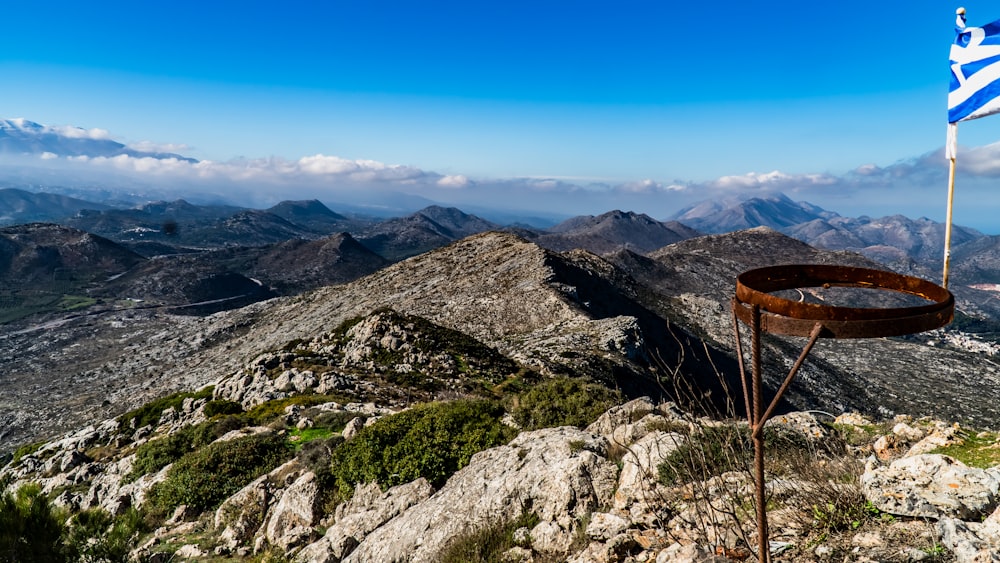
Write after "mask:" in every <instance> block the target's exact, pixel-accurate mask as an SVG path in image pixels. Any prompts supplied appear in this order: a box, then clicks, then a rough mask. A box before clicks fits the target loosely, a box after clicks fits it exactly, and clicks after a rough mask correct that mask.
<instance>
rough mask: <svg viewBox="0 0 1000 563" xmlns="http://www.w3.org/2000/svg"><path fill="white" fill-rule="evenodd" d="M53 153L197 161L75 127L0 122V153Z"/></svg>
mask: <svg viewBox="0 0 1000 563" xmlns="http://www.w3.org/2000/svg"><path fill="white" fill-rule="evenodd" d="M45 153H49V154H54V155H58V156H87V157H91V158H93V157H114V156H120V155H126V156H133V157H149V158H158V159H166V158H176V159H178V160H185V161H188V162H197V161H196V160H195V159H193V158H187V157H185V156H181V155H179V154H173V153H166V152H145V151H138V150H135V149H132V148H129V147H127V146H125V145H123V144H122V143H119V142H117V141H112V140H111V139H107V138H102V137H100V136H99V135H96V136H95V135H94V134H92V133H90V132H88V131H86V130H84V129H80V128H78V127H65V128H56V127H49V126H47V125H41V124H38V123H35V122H33V121H28V120H26V119H0V154H15V155H20V154H32V155H41V154H45Z"/></svg>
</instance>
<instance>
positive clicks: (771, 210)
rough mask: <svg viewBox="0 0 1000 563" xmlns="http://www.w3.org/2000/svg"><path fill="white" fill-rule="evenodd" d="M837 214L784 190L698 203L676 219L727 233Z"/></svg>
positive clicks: (704, 229) (780, 226)
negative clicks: (798, 199)
mask: <svg viewBox="0 0 1000 563" xmlns="http://www.w3.org/2000/svg"><path fill="white" fill-rule="evenodd" d="M837 216H838V215H837V214H836V213H833V212H832V211H826V210H825V209H823V208H821V207H818V206H816V205H813V204H811V203H808V202H804V201H801V202H797V201H793V200H792V199H791V198H789V197H788V196H786V195H785V194H783V193H780V192H765V193H759V194H742V195H735V196H732V197H729V198H723V199H720V200H708V201H703V202H700V203H696V204H694V205H692V206H689V207H687V208H684V209H682V210H681V211H679V212H678V213H677V214H676V215H675V216H674V217H672V219H674V220H676V221H680V222H682V223H684V224H685V225H689V226H691V227H693V228H695V229H697V230H699V231H703V232H706V233H726V232H731V231H738V230H743V229H751V228H754V227H759V226H765V227H771V228H772V229H777V230H780V229H784V228H787V227H790V226H793V225H798V224H800V223H806V222H809V221H812V220H814V219H830V218H833V217H837Z"/></svg>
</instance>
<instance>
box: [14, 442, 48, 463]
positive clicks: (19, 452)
mask: <svg viewBox="0 0 1000 563" xmlns="http://www.w3.org/2000/svg"><path fill="white" fill-rule="evenodd" d="M44 444H45V442H44V441H41V442H32V443H30V444H24V445H23V446H20V447H18V448H17V449H16V450H14V455H13V457H12V458H11V463H17V462H19V461H21V458H23V457H24V456H26V455H31V454H33V453H35V452H37V451H38V449H39V448H41V447H42V446H43V445H44Z"/></svg>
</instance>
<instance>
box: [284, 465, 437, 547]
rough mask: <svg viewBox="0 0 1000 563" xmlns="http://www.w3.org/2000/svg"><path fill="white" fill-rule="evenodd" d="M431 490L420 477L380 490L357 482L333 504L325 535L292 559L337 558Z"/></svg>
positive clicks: (424, 497) (420, 499)
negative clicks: (346, 496)
mask: <svg viewBox="0 0 1000 563" xmlns="http://www.w3.org/2000/svg"><path fill="white" fill-rule="evenodd" d="M433 492H434V489H433V487H431V484H430V483H428V482H427V480H426V479H423V478H420V479H417V480H416V481H412V482H410V483H406V484H403V485H398V486H396V487H392V488H391V489H389V490H388V491H386V492H384V493H383V492H382V489H380V488H379V486H378V484H377V483H369V484H367V485H360V486H358V487H357V489H355V491H354V496H353V497H351V500H349V501H347V502H346V503H343V504H341V505H339V506H338V507H337V511H336V515H335V523H334V524H333V525H332V526H330V527H329V528H328V529H327V531H326V534H325V535H324V536H323V537H322V538H320V540H319V541H316V542H314V543H312V544H310V545H308V546H306V547H305V548H304V549H303V550H302V551H301V552H300V553H299V554H298V556H297V558H296V560H297V561H301V562H303V563H305V562H309V563H312V562H322V561H340V560H341V559H342V558H344V557H346V556H347V555H348V554H350V553H351V552H352V551H353V550H354V549H355V548H356V547H357V546H358V543H360V540H362V539H364V538H365V536H367V535H368V534H369V533H371V532H372V530H375V529H376V528H378V527H379V526H381V525H382V524H385V523H386V522H388V521H389V520H391V519H392V518H395V517H396V516H398V515H399V514H401V513H402V512H403V511H404V510H406V509H408V508H410V507H411V506H413V505H414V504H416V503H418V502H421V501H423V500H425V499H427V498H428V497H430V496H431V493H433Z"/></svg>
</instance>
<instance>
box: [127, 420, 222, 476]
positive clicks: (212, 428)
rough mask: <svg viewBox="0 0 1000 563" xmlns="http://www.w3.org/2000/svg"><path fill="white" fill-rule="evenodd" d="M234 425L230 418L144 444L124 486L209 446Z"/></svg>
mask: <svg viewBox="0 0 1000 563" xmlns="http://www.w3.org/2000/svg"><path fill="white" fill-rule="evenodd" d="M231 421H232V418H227V419H223V420H217V421H209V422H203V423H201V424H196V425H193V426H185V427H183V428H181V429H180V430H178V431H176V432H174V433H173V434H169V435H167V436H164V437H162V438H157V439H155V440H150V441H148V442H146V443H145V444H142V445H141V446H139V447H138V448H136V450H135V460H134V461H133V462H132V470H131V471H130V472H129V473H128V475H126V476H125V477H124V482H126V483H131V482H132V481H135V480H136V479H138V478H139V477H142V476H143V475H146V474H147V473H154V472H156V471H159V470H160V469H163V468H164V467H166V466H167V465H169V464H171V463H173V462H175V461H177V460H178V459H180V458H181V457H183V456H184V455H185V454H187V453H188V452H191V451H194V450H196V449H198V448H200V447H202V446H205V445H207V444H210V443H211V442H213V441H214V440H216V439H217V438H219V437H220V436H222V435H223V434H225V433H226V432H228V431H229V430H230V429H232V428H230V427H231V426H232V425H231V424H230V422H231Z"/></svg>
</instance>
